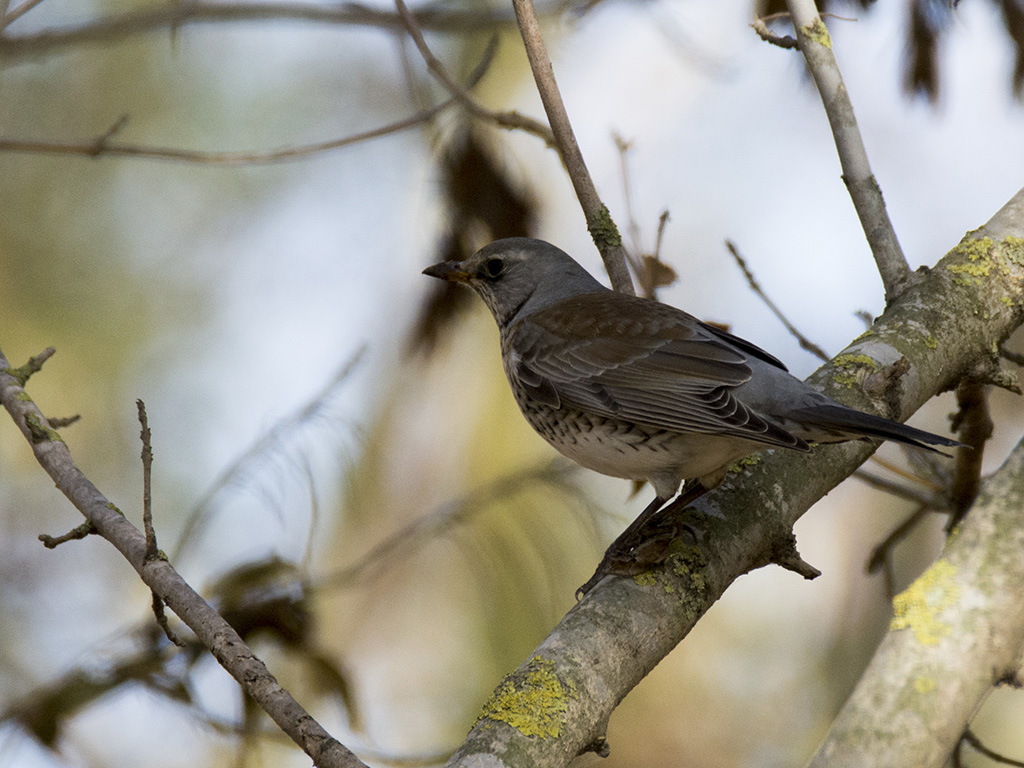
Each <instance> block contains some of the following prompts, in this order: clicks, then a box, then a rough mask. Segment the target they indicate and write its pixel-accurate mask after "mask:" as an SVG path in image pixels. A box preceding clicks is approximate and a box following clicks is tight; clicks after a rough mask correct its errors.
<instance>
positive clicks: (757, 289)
mask: <svg viewBox="0 0 1024 768" xmlns="http://www.w3.org/2000/svg"><path fill="white" fill-rule="evenodd" d="M725 247H726V248H728V249H729V253H731V254H732V257H733V258H734V259H735V260H736V263H737V264H738V265H739V268H740V270H741V271H742V272H743V276H744V277H745V278H747V285H749V286H750V290H752V291H753V292H754V293H756V294H757V295H758V296H759V297H760V299H761V301H763V302H764V304H765V306H766V307H768V309H770V310H771V311H772V314H773V315H775V316H776V317H777V318H779V322H781V323H782V324H783V325H784V326H786V330H787V331H789V332H790V334H791V335H792V336H793V338H795V339H796V340H797V342H799V344H800V346H801V347H803V348H804V349H806V350H807V351H808V352H810V353H811V354H812V355H814V356H815V357H817V358H818V359H819V360H821V361H823V362H825V361H828V359H829V356H828V354H827V353H826V352H825V350H823V349H822V348H821V347H819V346H818V345H817V344H815V343H814V342H813V341H811V340H810V339H808V338H807V337H806V336H804V335H803V334H802V333H800V331H799V330H798V329H797V327H796V326H795V325H793V324H792V323H791V322H789V320H788V318H787V317H786V316H785V315H784V314H782V310H781V309H779V308H778V307H777V306H776V305H775V302H774V301H772V300H771V299H769V298H768V294H767V293H765V292H764V289H763V288H761V285H760V284H759V283H758V282H757V278H755V277H754V273H753V272H751V271H750V268H749V267H748V266H747V262H746V260H745V259H744V258H743V256H742V255H740V251H739V249H738V248H737V247H736V245H735V244H734V243H733V242H732V240H726V241H725Z"/></svg>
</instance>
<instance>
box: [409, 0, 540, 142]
mask: <svg viewBox="0 0 1024 768" xmlns="http://www.w3.org/2000/svg"><path fill="white" fill-rule="evenodd" d="M395 8H397V9H398V15H399V17H401V19H402V23H403V24H405V29H406V31H407V32H408V33H409V37H411V38H412V41H413V43H415V44H416V48H417V50H419V52H420V55H421V56H422V57H423V60H424V61H425V62H426V63H427V68H428V69H429V70H430V72H431V74H432V75H434V77H436V78H437V79H438V81H440V83H441V84H442V85H444V87H445V88H447V89H448V91H449V92H450V93H451V94H452V96H454V97H455V98H457V99H458V100H459V103H460V104H462V106H464V107H465V108H466V109H467V110H468V111H469V112H470V114H472V115H473V116H475V117H478V118H481V119H482V120H486V121H488V122H490V123H494V124H495V125H498V126H501V127H502V128H507V129H509V130H521V131H526V132H527V133H532V134H533V135H534V136H537V137H538V138H540V139H541V140H543V141H544V143H545V144H547V145H548V146H549V147H552V148H554V146H555V137H554V136H553V135H552V134H551V129H550V128H548V127H547V126H546V125H544V124H543V123H541V122H539V121H537V120H534V119H533V118H532V117H527V116H526V115H520V114H519V113H518V112H495V111H493V110H490V109H487V108H486V107H483V106H481V105H480V104H479V103H477V101H476V100H475V99H473V97H472V96H470V95H469V93H468V92H467V91H466V89H465V88H463V87H462V86H461V85H459V84H458V83H457V82H455V80H454V79H453V78H452V76H451V75H449V74H448V70H446V69H445V67H444V65H443V64H442V63H441V62H440V61H439V60H438V59H437V57H436V56H434V54H433V53H432V52H431V50H430V48H429V47H428V46H427V41H426V40H425V39H424V38H423V32H422V31H421V30H420V28H419V25H417V23H416V17H415V16H414V15H413V13H412V12H411V11H410V10H409V8H408V6H406V4H405V3H404V2H403V0H395ZM497 44H498V37H497V36H496V35H495V36H494V37H492V38H491V41H490V43H488V52H487V54H486V55H485V58H486V59H488V60H489V59H490V58H491V57H492V56H493V52H494V46H496V45H497Z"/></svg>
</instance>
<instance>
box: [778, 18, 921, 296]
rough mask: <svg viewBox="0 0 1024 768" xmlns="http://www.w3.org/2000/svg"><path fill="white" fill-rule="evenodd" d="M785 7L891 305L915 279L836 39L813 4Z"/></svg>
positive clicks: (844, 178) (844, 179)
mask: <svg viewBox="0 0 1024 768" xmlns="http://www.w3.org/2000/svg"><path fill="white" fill-rule="evenodd" d="M786 5H787V7H788V8H789V13H790V16H791V18H792V20H793V28H794V29H795V30H796V37H797V41H798V43H799V48H800V51H801V53H803V55H804V60H805V61H806V62H807V66H808V68H809V69H810V70H811V76H812V77H813V78H814V84H815V85H816V86H817V88H818V93H819V94H820V95H821V103H822V104H823V105H824V107H825V114H826V115H828V122H829V125H830V126H832V135H833V137H834V138H835V142H836V150H837V151H838V153H839V162H840V163H841V164H842V167H843V181H844V182H845V183H846V188H847V190H848V191H849V193H850V197H851V199H852V200H853V207H854V208H855V209H856V211H857V217H858V218H859V219H860V224H861V227H863V228H864V235H865V236H866V237H867V241H868V245H869V246H870V247H871V253H872V255H873V256H874V257H875V264H876V265H877V267H878V273H879V275H881V277H882V284H883V285H884V286H885V301H886V303H887V304H888V303H889V302H890V301H892V300H893V299H894V298H895V297H896V296H898V295H899V293H900V292H901V291H902V290H903V289H904V288H906V287H907V285H909V284H910V282H911V276H912V275H911V272H910V267H909V266H908V265H907V260H906V258H905V257H904V256H903V249H902V248H900V242H899V239H898V238H897V237H896V230H895V229H894V228H893V226H892V221H890V220H889V214H888V213H887V212H886V210H885V201H884V200H883V199H882V190H881V189H880V188H879V186H878V182H876V181H875V177H874V174H872V173H871V165H870V163H868V155H867V152H866V150H865V149H864V142H863V141H862V140H861V136H860V129H859V128H858V127H857V118H856V117H855V116H854V114H853V104H852V103H851V102H850V95H849V94H848V93H847V91H846V85H844V84H843V76H842V75H841V74H840V72H839V65H838V64H837V63H836V57H835V54H834V53H833V52H832V38H831V37H829V34H828V29H826V27H825V22H823V21H822V20H821V17H820V16H819V15H818V10H817V8H815V6H814V0H786Z"/></svg>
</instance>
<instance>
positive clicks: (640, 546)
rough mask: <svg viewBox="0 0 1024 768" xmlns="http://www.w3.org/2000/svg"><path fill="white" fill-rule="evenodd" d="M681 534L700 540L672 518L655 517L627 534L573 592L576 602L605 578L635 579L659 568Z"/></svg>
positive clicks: (691, 529)
mask: <svg viewBox="0 0 1024 768" xmlns="http://www.w3.org/2000/svg"><path fill="white" fill-rule="evenodd" d="M684 532H685V533H688V534H689V535H690V536H692V537H693V538H694V539H695V540H698V541H699V540H700V533H699V532H698V531H696V530H695V529H694V528H693V527H692V526H689V525H687V524H686V523H684V522H682V521H681V520H680V519H679V518H678V517H676V516H674V515H673V516H670V517H667V518H663V517H661V516H658V517H655V518H653V519H651V520H649V521H647V523H646V524H645V525H644V526H642V527H641V528H640V529H639V530H636V531H630V530H627V531H626V532H625V533H623V534H622V535H621V536H619V538H617V539H616V540H615V541H613V542H612V544H611V546H610V547H608V549H607V550H605V553H604V557H603V558H602V559H601V563H600V564H599V565H598V566H597V570H596V571H594V575H593V576H591V577H590V578H589V579H588V580H587V583H586V584H584V585H583V586H581V587H580V588H579V589H577V590H576V599H577V600H579V599H580V598H582V597H583V596H584V595H585V594H587V593H588V592H589V591H590V590H592V589H593V588H594V587H595V586H597V584H598V582H600V581H601V580H602V579H603V578H604V577H605V576H636V575H638V574H641V573H644V572H645V571H649V570H650V569H651V568H653V567H655V566H656V565H661V564H662V563H664V562H665V561H666V560H667V559H668V557H669V555H670V554H671V545H672V541H673V540H674V539H676V538H677V537H678V536H680V535H681V534H682V533H684Z"/></svg>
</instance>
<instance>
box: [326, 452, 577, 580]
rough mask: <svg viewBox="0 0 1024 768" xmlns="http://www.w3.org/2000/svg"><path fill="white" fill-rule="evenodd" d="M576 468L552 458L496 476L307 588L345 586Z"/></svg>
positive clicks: (557, 481)
mask: <svg viewBox="0 0 1024 768" xmlns="http://www.w3.org/2000/svg"><path fill="white" fill-rule="evenodd" d="M577 469H578V467H577V465H575V464H571V463H570V462H568V461H564V460H562V459H556V460H554V461H545V462H543V463H542V464H539V465H537V466H534V467H528V468H526V469H523V470H521V471H519V472H514V473H512V474H509V475H504V476H502V477H499V478H497V479H496V480H494V482H492V483H488V484H487V485H486V486H484V487H483V488H480V489H478V490H475V491H472V492H470V493H469V494H467V495H466V496H464V497H463V498H461V499H455V500H452V501H450V502H448V503H447V504H444V505H443V506H441V507H440V508H438V509H437V510H435V511H434V512H431V513H430V514H427V515H423V516H421V517H418V518H416V519H415V520H413V521H412V522H411V523H409V524H408V525H406V526H405V527H403V528H401V529H400V530H398V531H396V532H395V533H393V534H391V535H390V536H388V537H387V538H386V539H384V540H383V541H381V542H380V543H379V544H377V545H375V546H374V547H373V548H372V549H371V550H370V551H369V552H367V553H366V554H365V555H363V556H362V557H361V558H359V560H357V561H356V562H354V563H352V564H351V565H347V566H345V567H343V568H339V569H338V570H336V571H334V572H333V573H329V574H327V575H325V576H324V577H322V578H320V579H318V580H317V581H316V582H315V583H314V584H312V585H311V588H312V589H334V588H344V587H348V586H350V585H351V584H353V583H354V582H356V581H357V580H358V579H360V578H362V577H364V576H365V575H366V574H367V572H368V571H369V570H370V569H371V568H373V567H375V566H383V565H385V561H386V560H387V558H389V557H391V556H393V555H394V554H395V553H396V552H399V551H400V550H401V549H402V547H408V546H413V545H414V544H415V543H416V542H421V541H424V540H427V539H429V538H431V537H435V536H439V535H441V534H443V533H444V532H445V531H447V530H450V529H451V528H453V527H455V526H456V525H459V524H460V523H465V522H466V521H468V520H469V519H471V518H472V517H473V516H474V515H475V514H477V513H478V512H481V511H483V510H484V509H486V508H487V506H488V505H489V504H491V503H492V502H494V501H497V500H502V499H508V498H510V497H512V496H514V495H515V494H518V493H523V492H524V491H526V490H527V489H528V488H529V485H530V484H531V483H542V484H550V485H554V486H556V487H557V486H560V485H564V484H565V482H566V477H568V475H569V474H571V473H573V472H575V471H576V470H577Z"/></svg>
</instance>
